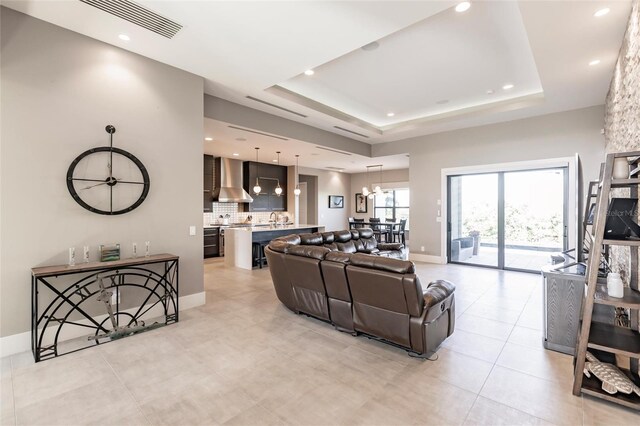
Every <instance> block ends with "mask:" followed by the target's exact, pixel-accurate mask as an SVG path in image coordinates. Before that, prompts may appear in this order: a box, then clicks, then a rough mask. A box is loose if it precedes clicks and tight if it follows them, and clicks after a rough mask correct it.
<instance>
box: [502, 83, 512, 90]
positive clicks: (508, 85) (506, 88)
mask: <svg viewBox="0 0 640 426" xmlns="http://www.w3.org/2000/svg"><path fill="white" fill-rule="evenodd" d="M509 89H513V84H505V85H504V86H502V90H509Z"/></svg>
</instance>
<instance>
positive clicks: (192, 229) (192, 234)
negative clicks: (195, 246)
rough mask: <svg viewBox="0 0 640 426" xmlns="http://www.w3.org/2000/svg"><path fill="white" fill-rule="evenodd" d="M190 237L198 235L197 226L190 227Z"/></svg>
mask: <svg viewBox="0 0 640 426" xmlns="http://www.w3.org/2000/svg"><path fill="white" fill-rule="evenodd" d="M189 235H191V236H194V235H196V227H195V226H190V227H189Z"/></svg>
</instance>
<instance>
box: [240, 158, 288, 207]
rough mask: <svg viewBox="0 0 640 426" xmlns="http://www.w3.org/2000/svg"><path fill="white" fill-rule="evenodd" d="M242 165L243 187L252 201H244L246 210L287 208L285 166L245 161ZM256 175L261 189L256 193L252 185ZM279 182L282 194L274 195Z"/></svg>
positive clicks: (254, 182)
mask: <svg viewBox="0 0 640 426" xmlns="http://www.w3.org/2000/svg"><path fill="white" fill-rule="evenodd" d="M242 167H243V170H242V171H243V187H244V190H245V191H247V192H248V193H249V194H251V197H253V203H245V204H244V206H243V209H244V211H246V212H272V211H276V212H283V211H286V210H287V168H286V167H285V166H277V165H274V164H265V163H256V162H255V161H245V162H244V164H243V165H242ZM256 177H257V178H258V182H259V183H260V187H261V188H262V190H261V191H260V194H258V195H256V194H254V192H253V187H254V186H255V184H256ZM278 182H280V187H281V188H282V195H280V196H278V195H276V187H277V186H278Z"/></svg>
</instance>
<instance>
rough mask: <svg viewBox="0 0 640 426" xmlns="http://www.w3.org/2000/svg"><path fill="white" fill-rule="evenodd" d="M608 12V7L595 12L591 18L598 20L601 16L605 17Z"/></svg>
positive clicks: (609, 10)
mask: <svg viewBox="0 0 640 426" xmlns="http://www.w3.org/2000/svg"><path fill="white" fill-rule="evenodd" d="M609 12H611V9H609V8H608V7H604V8H602V9H598V10H596V13H594V14H593V16H595V17H596V18H599V17H601V16H604V15H606V14H607V13H609Z"/></svg>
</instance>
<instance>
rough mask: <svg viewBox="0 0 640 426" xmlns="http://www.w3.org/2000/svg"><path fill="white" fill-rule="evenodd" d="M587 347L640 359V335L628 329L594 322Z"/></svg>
mask: <svg viewBox="0 0 640 426" xmlns="http://www.w3.org/2000/svg"><path fill="white" fill-rule="evenodd" d="M587 347H589V348H593V349H599V350H602V351H605V352H610V353H615V354H620V355H624V356H628V357H631V358H640V334H638V332H637V331H633V330H631V329H628V328H623V327H617V326H615V325H610V324H604V323H601V322H592V323H591V330H590V331H589V343H588V344H587Z"/></svg>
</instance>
